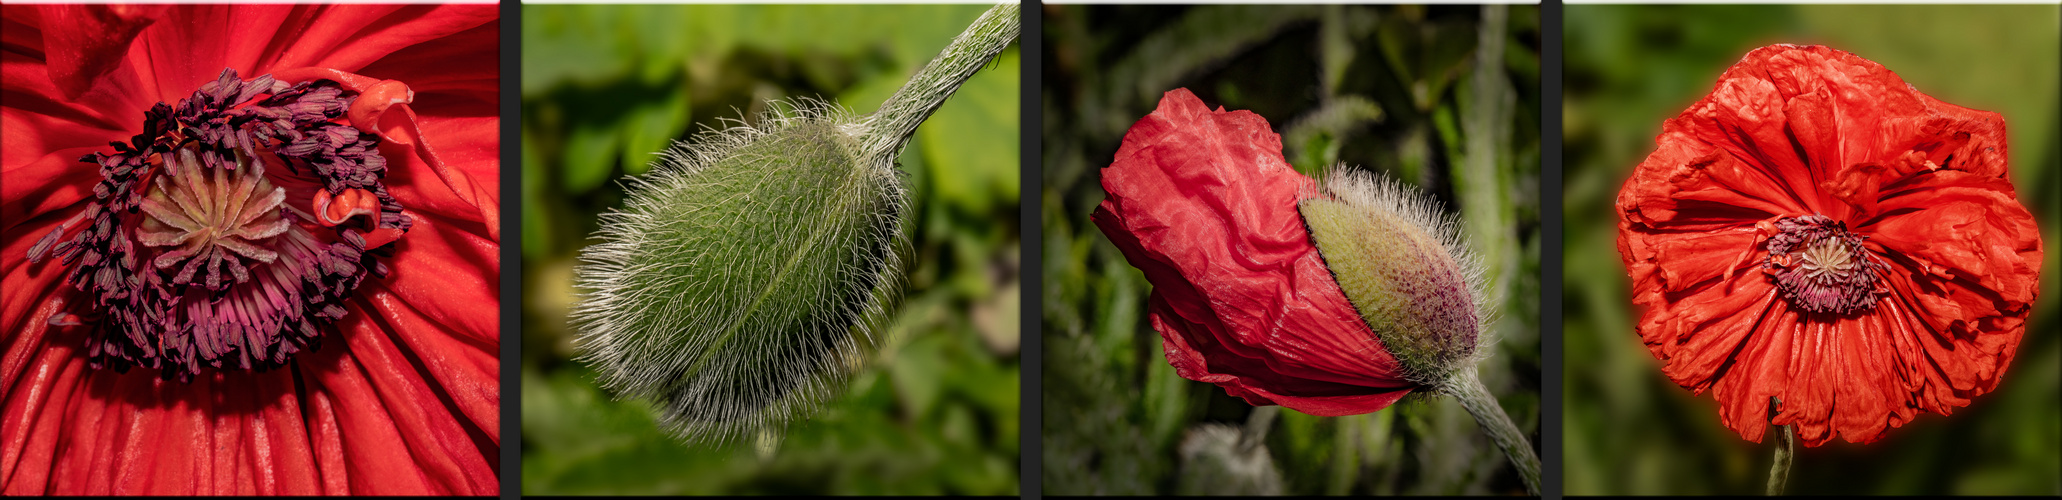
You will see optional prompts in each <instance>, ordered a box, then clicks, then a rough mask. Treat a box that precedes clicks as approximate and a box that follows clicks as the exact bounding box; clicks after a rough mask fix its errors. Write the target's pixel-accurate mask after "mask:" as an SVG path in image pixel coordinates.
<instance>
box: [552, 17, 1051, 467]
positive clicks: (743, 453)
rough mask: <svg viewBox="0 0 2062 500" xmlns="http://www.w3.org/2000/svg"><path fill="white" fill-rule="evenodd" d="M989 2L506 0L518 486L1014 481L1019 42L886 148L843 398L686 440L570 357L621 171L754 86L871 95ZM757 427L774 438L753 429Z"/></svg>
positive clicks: (745, 105)
mask: <svg viewBox="0 0 2062 500" xmlns="http://www.w3.org/2000/svg"><path fill="white" fill-rule="evenodd" d="M987 8H988V6H985V5H915V6H890V5H848V6H799V5H752V6H732V5H695V6H658V5H651V6H646V5H635V6H600V5H593V6H585V5H527V6H524V7H523V75H522V86H523V88H522V98H523V102H522V105H523V110H524V112H523V122H522V133H523V141H522V144H523V186H522V188H523V191H522V210H523V212H522V216H523V258H524V265H523V271H524V277H523V285H524V290H525V291H524V297H523V338H522V341H523V360H522V374H523V375H522V377H523V379H522V383H523V386H522V387H523V389H522V391H523V392H522V410H523V420H522V432H523V449H522V460H523V469H522V471H523V478H522V479H523V492H524V493H526V494H572V495H580V494H756V493H765V494H941V493H944V494H987V495H1014V494H1016V493H1017V484H1018V483H1017V471H1018V463H1019V458H1018V456H1019V455H1018V393H1019V391H1018V381H1019V364H1018V360H1017V350H1018V343H1019V339H1020V336H1019V332H1018V318H1019V317H1020V311H1019V310H1020V307H1021V306H1020V305H1019V297H1020V292H1019V290H1018V282H1019V277H1018V275H1019V268H1020V263H1019V252H1018V229H1017V220H1018V216H1017V214H1018V198H1017V179H1018V167H1017V164H1018V158H1019V155H1018V133H1017V131H1018V122H1019V121H1018V115H1019V113H1018V106H1019V104H1018V103H1019V99H1018V78H1019V77H1018V75H1019V74H1020V73H1019V69H1018V63H1017V61H1018V56H1017V49H1016V47H1014V46H1013V47H1011V48H1010V49H1008V50H1007V51H1005V52H1003V53H1002V55H1001V56H999V57H998V58H997V60H996V62H994V63H992V64H990V65H989V66H988V67H987V68H985V69H984V70H982V71H981V72H980V73H978V74H976V75H975V76H974V78H973V79H972V80H970V81H968V82H967V83H966V85H965V87H963V88H961V89H960V91H959V93H957V94H955V95H954V96H953V97H952V99H951V100H949V101H947V102H946V104H945V105H944V107H942V108H940V109H939V110H938V112H937V114H935V115H933V116H932V117H931V118H930V120H929V121H927V122H926V123H925V124H924V125H923V127H922V128H920V129H919V130H918V131H917V135H916V137H915V138H914V140H912V141H911V142H910V144H909V147H908V149H907V150H905V151H904V153H903V155H902V157H901V158H900V164H901V167H902V170H903V171H904V172H905V173H906V174H907V177H905V179H906V180H907V181H908V186H909V187H910V189H911V196H912V198H913V202H914V203H913V207H912V208H913V210H912V211H911V215H910V218H909V219H908V220H907V224H906V227H907V230H908V235H909V238H910V241H911V242H912V245H911V250H912V252H913V254H912V255H905V256H904V259H903V261H904V262H906V263H909V264H907V265H906V266H905V269H904V273H905V275H904V276H903V278H904V279H905V281H906V283H907V287H906V288H905V289H904V295H903V297H902V298H901V300H900V302H899V304H896V305H895V306H894V307H890V308H889V311H890V315H891V318H890V325H889V327H888V328H887V329H886V330H887V333H886V334H885V335H880V336H878V337H876V339H875V340H876V341H877V343H878V344H879V345H878V351H877V352H875V353H874V355H873V362H872V363H871V365H870V366H868V367H867V368H865V369H864V370H863V371H861V372H859V373H858V374H857V375H855V376H854V377H853V379H852V383H851V385H850V386H849V388H848V390H847V391H846V392H845V394H844V395H843V396H841V397H840V398H838V399H836V400H834V401H832V402H831V403H830V404H829V405H828V406H827V410H826V411H824V412H823V413H820V414H817V415H815V416H814V417H813V418H811V419H809V420H804V421H798V422H795V423H793V424H790V425H789V426H788V431H787V433H786V435H785V437H784V438H782V439H780V440H779V441H777V442H765V441H762V442H761V443H757V444H742V445H732V446H728V447H724V448H720V449H709V448H702V447H691V446H687V445H684V444H681V443H680V442H677V441H675V440H673V439H671V438H670V437H668V436H667V435H666V434H664V433H663V432H661V431H660V430H659V429H658V428H657V427H656V426H655V424H654V420H653V415H652V412H651V410H650V408H649V407H648V405H647V404H646V403H645V402H643V401H615V400H613V399H612V398H611V397H610V395H609V394H607V393H605V392H603V391H602V390H600V389H598V388H597V387H595V385H594V383H593V380H594V378H595V374H594V372H592V371H591V370H590V369H588V368H587V367H586V366H584V365H582V364H580V363H577V362H572V361H570V360H569V358H570V357H571V356H572V354H573V351H572V347H571V346H572V344H571V339H572V333H571V332H569V331H568V329H567V327H566V323H565V317H566V311H567V309H568V308H569V307H570V306H571V305H572V303H573V301H574V300H575V297H574V290H573V288H572V285H571V278H572V267H573V264H574V262H575V259H576V256H577V255H578V253H579V250H580V248H581V247H582V246H584V245H586V244H587V243H588V240H587V235H589V234H591V233H592V232H593V231H594V230H595V228H596V222H595V216H596V214H599V213H601V212H602V211H604V210H606V209H609V208H612V207H616V206H619V205H620V203H621V201H622V198H623V191H622V188H621V185H620V183H619V181H621V180H622V179H623V178H624V177H625V176H626V175H634V174H638V173H642V172H644V171H645V168H646V166H647V163H648V162H650V161H651V160H653V159H655V158H656V156H654V153H656V152H658V151H660V150H661V149H662V148H664V147H666V146H667V145H668V144H670V142H671V141H673V140H676V139H687V138H689V137H691V136H692V135H693V132H694V131H697V130H700V129H701V127H703V126H722V123H721V122H719V119H721V118H728V119H739V118H743V117H749V116H756V115H757V114H758V113H759V112H760V110H761V109H763V106H764V105H765V101H766V100H768V99H776V98H784V97H822V98H835V99H836V100H837V101H838V103H839V104H842V105H843V106H845V107H847V108H850V109H852V110H854V111H857V112H862V113H865V112H872V111H873V110H874V109H875V108H878V107H879V106H880V104H881V102H883V101H885V100H887V98H888V96H889V95H890V94H893V93H894V91H895V89H897V88H898V87H900V86H901V85H902V83H903V82H904V81H906V80H907V79H908V78H909V76H910V75H911V74H914V73H915V72H916V70H917V69H918V68H920V67H922V65H923V64H924V63H926V62H929V61H930V59H931V57H932V56H935V55H937V53H938V51H939V50H941V49H944V48H945V46H946V44H947V43H949V42H950V41H951V40H952V38H953V37H954V36H956V35H958V34H959V32H960V31H961V30H964V29H965V28H966V27H967V25H969V24H971V23H972V22H973V21H974V19H975V18H976V17H979V16H980V14H981V12H982V11H984V10H986V9H987ZM769 445H770V446H769Z"/></svg>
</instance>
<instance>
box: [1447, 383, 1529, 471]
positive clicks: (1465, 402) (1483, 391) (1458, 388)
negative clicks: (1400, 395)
mask: <svg viewBox="0 0 2062 500" xmlns="http://www.w3.org/2000/svg"><path fill="white" fill-rule="evenodd" d="M1439 391H1440V392H1442V393H1445V394H1447V395H1450V396H1453V397H1454V399H1458V400H1460V402H1461V407H1462V408H1466V409H1467V410H1468V414H1469V415H1471V416H1474V417H1475V423H1476V424H1478V425H1481V426H1482V432H1484V433H1486V434H1489V439H1490V440H1491V441H1495V442H1496V445H1497V447H1499V448H1503V450H1504V455H1507V456H1509V457H1510V458H1511V465H1513V466H1516V467H1517V468H1518V476H1519V477H1521V478H1523V479H1524V480H1525V491H1526V492H1527V493H1531V494H1534V495H1538V494H1539V454H1537V453H1534V452H1533V451H1532V443H1531V442H1530V441H1527V440H1526V439H1525V433H1524V432H1523V431H1520V430H1518V425H1517V424H1514V423H1512V422H1511V416H1510V415H1509V414H1507V413H1504V408H1503V406H1502V405H1499V404H1497V402H1496V396H1495V395H1493V394H1490V393H1489V389H1488V388H1487V387H1484V386H1483V385H1482V378H1481V377H1478V376H1476V375H1475V370H1473V369H1463V370H1457V371H1455V372H1454V375H1453V378H1452V379H1449V380H1448V381H1447V383H1446V384H1444V385H1442V386H1440V387H1439Z"/></svg>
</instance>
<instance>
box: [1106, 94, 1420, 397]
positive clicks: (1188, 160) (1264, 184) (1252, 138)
mask: <svg viewBox="0 0 2062 500" xmlns="http://www.w3.org/2000/svg"><path fill="white" fill-rule="evenodd" d="M1102 174H1103V188H1104V189H1105V190H1107V191H1108V192H1109V198H1108V199H1107V200H1104V201H1103V203H1102V205H1101V206H1099V207H1097V208H1096V212H1095V215H1094V220H1095V223H1096V225H1097V226H1100V227H1101V228H1102V230H1103V234H1105V235H1108V236H1109V238H1110V241H1111V242H1113V243H1116V245H1117V248H1118V249H1120V250H1122V251H1123V252H1124V256H1125V258H1126V259H1127V260H1129V261H1130V262H1131V264H1132V265H1134V266H1137V267H1138V268H1139V269H1140V270H1142V271H1144V272H1145V275H1146V279H1147V280H1149V281H1151V282H1152V283H1153V295H1152V298H1151V301H1152V304H1151V307H1150V313H1151V314H1150V315H1151V318H1152V321H1153V327H1154V329H1155V330H1158V331H1159V332H1160V335H1161V337H1162V339H1164V341H1165V346H1166V351H1167V362H1168V363H1169V364H1172V365H1174V368H1175V371H1176V372H1177V373H1179V374H1180V375H1181V376H1182V377H1185V378H1188V379H1191V380H1197V381H1203V382H1210V383H1214V384H1217V385H1219V386H1222V387H1224V388H1225V391H1226V392H1229V393H1231V394H1232V395H1234V396H1238V397H1241V398H1244V399H1245V400H1246V401H1247V402H1249V403H1252V404H1256V405H1264V404H1280V405H1282V406H1287V407H1289V408H1293V409H1296V410H1298V411H1302V412H1305V413H1310V414H1313V415H1327V416H1330V415H1350V414H1358V413H1368V412H1372V411H1376V410H1380V409H1382V408H1385V407H1388V406H1389V405H1390V404H1392V403H1394V402H1395V401H1396V400H1397V399H1398V398H1401V397H1403V395H1405V394H1407V393H1409V392H1410V390H1411V389H1413V388H1414V387H1415V386H1414V385H1413V384H1411V383H1410V382H1407V381H1405V380H1403V376H1402V368H1401V367H1400V366H1399V365H1398V364H1397V362H1396V360H1395V358H1393V357H1391V356H1390V355H1389V352H1388V351H1387V350H1385V349H1383V348H1382V346H1381V343H1380V342H1379V341H1378V340H1376V338H1375V335H1374V332H1373V330H1371V329H1369V328H1368V326H1367V324H1366V323H1365V322H1364V320H1362V319H1361V318H1360V314H1359V313H1358V312H1357V311H1356V310H1355V309H1354V308H1353V305H1352V304H1351V303H1349V302H1347V300H1346V295H1345V293H1344V292H1343V291H1341V290H1340V288H1339V284H1338V282H1337V281H1335V280H1333V279H1332V275H1331V271H1330V270H1329V269H1327V268H1326V267H1325V265H1324V262H1323V260H1322V259H1321V258H1320V257H1319V256H1318V253H1317V248H1316V247H1315V246H1313V245H1312V244H1311V242H1310V237H1309V234H1308V232H1307V230H1306V229H1305V228H1304V226H1303V220H1302V216H1301V215H1300V214H1298V213H1297V211H1296V201H1297V199H1298V196H1299V194H1300V193H1308V192H1310V191H1311V190H1313V189H1315V184H1314V183H1313V182H1312V181H1311V180H1310V178H1308V177H1304V176H1303V175H1302V174H1299V173H1297V172H1296V171H1295V170H1294V169H1292V168H1290V167H1289V164H1288V162H1286V161H1284V160H1283V159H1282V145H1281V137H1280V136H1278V135H1276V134H1275V133H1274V132H1273V131H1272V130H1271V129H1269V128H1268V125H1267V121H1266V120H1265V119H1262V118H1261V117H1260V116H1259V115H1255V114H1253V113H1251V112H1248V111H1223V110H1217V111H1212V110H1210V109H1209V107H1208V106H1205V105H1204V104H1203V102H1202V100H1200V99H1197V98H1196V96H1195V95H1194V94H1191V93H1189V91H1188V90H1187V89H1176V90H1173V91H1170V92H1167V94H1166V96H1165V97H1164V98H1162V99H1161V101H1160V107H1159V109H1157V110H1155V111H1154V112H1153V113H1152V114H1151V115H1148V116H1146V117H1145V118H1144V119H1141V120H1139V122H1138V123H1137V124H1135V125H1132V127H1131V131H1130V132H1129V133H1126V134H1125V136H1124V145H1123V146H1122V147H1121V148H1119V149H1118V151H1117V158H1116V162H1114V163H1112V164H1111V165H1110V167H1108V168H1104V169H1103V170H1102Z"/></svg>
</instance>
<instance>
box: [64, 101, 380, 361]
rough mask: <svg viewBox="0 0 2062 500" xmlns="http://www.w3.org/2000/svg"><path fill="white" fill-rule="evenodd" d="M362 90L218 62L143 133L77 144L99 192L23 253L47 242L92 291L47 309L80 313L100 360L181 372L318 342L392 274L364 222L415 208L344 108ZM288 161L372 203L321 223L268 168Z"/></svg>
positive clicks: (155, 110)
mask: <svg viewBox="0 0 2062 500" xmlns="http://www.w3.org/2000/svg"><path fill="white" fill-rule="evenodd" d="M261 97H262V98H261ZM356 98H357V94H356V93H355V92H352V91H350V90H347V89H345V88H343V87H342V86H340V85H339V84H337V83H336V82H334V81H330V80H315V81H311V82H302V83H298V84H291V85H289V84H287V83H286V82H280V81H276V80H273V78H272V76H271V75H265V76H260V77H257V78H255V79H252V80H249V81H244V80H239V79H237V76H236V72H235V71H233V70H223V71H222V75H221V76H220V77H219V78H217V79H216V80H215V81H212V82H208V83H206V84H203V85H201V88H200V89H199V90H196V91H194V93H193V95H192V96H191V97H188V98H186V99H183V100H180V101H179V104H178V106H176V107H175V106H171V105H167V104H164V103H158V104H157V105H156V106H153V107H151V109H150V110H149V111H146V112H144V125H143V133H141V134H137V135H135V136H134V137H131V138H130V140H129V143H127V144H124V143H121V142H112V143H109V144H110V145H112V146H113V147H114V150H115V151H114V152H113V153H104V152H101V153H93V154H91V155H87V156H86V157H83V158H80V159H79V161H82V162H87V163H93V164H97V165H99V166H100V173H101V181H100V182H99V183H98V184H95V185H94V186H93V195H94V200H93V201H92V202H90V203H88V205H87V207H86V210H85V211H83V212H82V213H80V214H79V215H78V216H76V217H74V218H73V219H71V220H68V221H66V222H65V223H64V224H63V225H61V226H59V227H58V228H57V229H55V230H53V231H51V232H50V234H47V235H44V236H43V237H42V239H40V240H38V241H37V243H36V245H35V246H33V247H31V248H30V249H29V260H30V262H41V261H42V260H44V259H46V258H49V257H51V256H56V257H57V258H58V259H59V260H60V261H61V262H62V263H63V265H66V266H70V267H71V271H70V273H69V274H67V275H66V276H65V281H66V282H67V283H71V284H72V285H73V286H74V287H76V288H77V289H78V290H80V291H83V292H87V293H89V294H91V295H92V296H93V297H94V301H93V306H92V307H90V308H87V309H90V310H87V311H74V312H77V313H79V314H78V315H73V314H72V313H64V314H60V315H59V317H53V318H52V319H51V320H50V324H52V325H55V326H84V327H86V328H88V329H89V330H90V332H89V336H88V340H87V352H88V354H89V356H90V359H91V364H92V366H94V367H95V368H112V369H114V370H117V371H127V370H128V369H129V367H131V366H144V367H148V368H154V369H158V370H160V373H161V374H162V375H163V376H164V377H166V378H169V379H178V380H181V381H188V380H192V378H193V376H194V375H197V374H199V372H200V370H201V367H203V366H208V367H215V368H236V369H249V370H266V369H270V368H274V367H278V366H282V365H284V364H286V362H287V361H288V360H289V359H290V357H291V356H292V355H293V354H294V353H296V352H300V351H301V350H303V349H304V348H309V347H313V346H317V345H319V344H318V343H317V342H316V339H317V337H318V336H319V335H320V333H321V332H322V331H323V330H325V329H326V328H327V327H328V325H329V324H330V323H332V322H334V321H336V320H337V319H340V318H342V317H343V316H344V315H345V314H346V311H347V310H346V309H345V308H344V306H343V303H344V301H345V300H346V299H348V298H349V297H350V296H351V294H352V293H353V292H354V291H355V290H357V288H358V286H359V285H360V284H361V283H363V281H364V279H365V277H366V276H367V274H371V275H374V276H384V275H385V274H386V270H387V267H386V265H385V264H383V263H381V262H380V261H379V258H380V257H382V256H385V255H388V254H391V250H390V248H391V247H383V248H378V249H366V248H365V239H363V238H362V237H359V235H358V233H359V232H361V231H367V230H372V229H394V230H400V231H406V230H407V229H408V228H409V227H410V226H411V225H412V222H413V221H412V220H410V219H409V218H408V216H407V215H406V214H403V213H401V204H400V202H398V201H396V200H395V199H394V197H393V196H392V195H390V194H389V193H388V192H387V188H386V185H385V184H384V183H383V179H384V178H385V176H386V168H387V163H386V159H385V158H383V157H381V156H380V155H379V149H378V146H379V141H380V138H379V136H377V135H373V134H370V133H365V132H362V131H359V130H358V129H356V128H353V127H351V126H350V125H346V124H341V123H337V120H339V119H340V118H342V117H343V116H344V115H345V112H346V110H348V109H349V108H350V105H351V103H352V101H353V100H354V99H356ZM267 163H272V164H274V165H281V164H283V165H284V166H285V167H286V168H284V169H267V168H266V166H267V165H266V164H267ZM288 175H292V176H300V177H302V178H305V179H308V180H311V181H319V182H320V183H321V184H322V186H323V188H324V189H325V190H326V191H328V192H329V193H330V194H331V195H335V194H339V193H342V192H343V191H344V190H346V189H361V190H364V191H366V192H369V193H371V194H372V195H373V197H374V198H376V199H377V200H378V205H379V214H378V215H379V216H378V217H376V218H373V219H374V220H373V221H366V222H362V223H354V224H343V225H337V226H335V227H325V225H317V224H314V223H313V222H312V217H311V216H310V215H309V212H308V210H309V208H308V207H306V206H305V205H306V203H305V202H303V203H301V204H299V205H296V204H289V203H286V202H285V200H284V198H283V191H282V190H281V189H280V188H277V187H274V185H275V183H273V182H270V180H268V178H267V176H288ZM66 234H71V237H70V238H69V239H65V237H64V236H65V235H66ZM318 234H326V235H327V236H326V237H320V238H318ZM81 317H83V318H85V319H84V320H81Z"/></svg>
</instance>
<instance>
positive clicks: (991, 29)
mask: <svg viewBox="0 0 2062 500" xmlns="http://www.w3.org/2000/svg"><path fill="white" fill-rule="evenodd" d="M1017 9H1018V7H1017V3H1016V2H1005V3H1001V4H997V5H996V6H995V7H993V8H990V9H988V12H984V13H981V17H980V18H978V19H975V20H974V24H973V25H972V26H968V27H967V30H966V31H964V32H961V33H960V34H959V37H957V38H953V39H952V44H951V45H948V46H946V47H945V50H944V51H942V52H939V53H938V57H934V58H932V59H931V62H930V63H928V64H925V65H924V68H923V69H922V70H918V71H917V73H916V76H914V77H911V78H910V79H909V83H906V84H903V85H902V88H901V89H899V90H896V91H895V95H893V96H890V97H888V101H887V102H885V103H882V104H881V109H880V110H879V111H875V112H874V114H873V116H872V117H871V118H869V119H868V125H869V130H868V131H867V136H868V137H867V140H866V146H865V151H866V154H867V155H868V156H870V157H874V158H882V159H886V160H889V161H893V160H894V158H895V156H896V155H899V154H901V153H902V146H904V145H907V144H909V138H910V137H911V136H914V135H915V134H916V127H917V126H918V125H922V124H923V123H924V120H925V119H928V118H930V117H931V113H934V112H937V111H938V107H939V106H942V105H944V104H945V99H946V98H948V97H952V94H953V92H956V91H958V90H959V87H960V85H963V84H965V83H966V82H967V79H969V78H973V76H974V73H975V72H977V71H980V70H981V67H982V66H985V65H987V64H988V61H991V60H994V59H995V56H996V54H1001V53H1002V49H1004V48H1008V47H1009V45H1010V44H1012V43H1016V41H1017V35H1018V34H1019V33H1020V32H1021V31H1022V30H1023V28H1022V27H1021V25H1020V24H1019V23H1018V22H1017V17H1018V15H1017V12H1018V10H1017Z"/></svg>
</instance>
